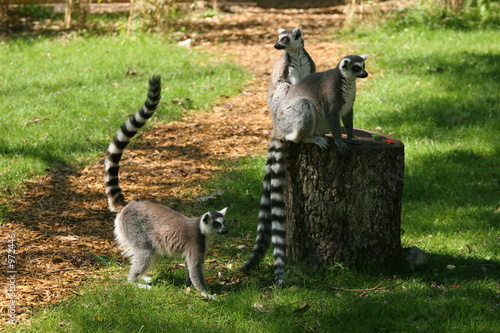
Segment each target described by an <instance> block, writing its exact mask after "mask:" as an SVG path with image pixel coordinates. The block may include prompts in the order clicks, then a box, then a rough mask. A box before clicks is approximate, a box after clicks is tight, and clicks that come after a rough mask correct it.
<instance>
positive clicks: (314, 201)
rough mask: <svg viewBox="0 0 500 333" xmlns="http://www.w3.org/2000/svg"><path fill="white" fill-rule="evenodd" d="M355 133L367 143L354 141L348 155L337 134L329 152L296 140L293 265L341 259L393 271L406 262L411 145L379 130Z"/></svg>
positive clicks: (292, 157) (290, 176)
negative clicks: (407, 152) (404, 204)
mask: <svg viewBox="0 0 500 333" xmlns="http://www.w3.org/2000/svg"><path fill="white" fill-rule="evenodd" d="M354 134H355V135H356V139H357V140H358V141H359V143H360V144H359V145H349V151H348V153H347V154H346V155H340V153H339V151H338V149H337V148H336V146H335V145H334V143H333V139H332V140H331V145H332V147H331V149H327V150H323V149H321V148H319V147H318V146H316V145H314V144H310V143H309V144H306V143H298V144H294V143H290V144H289V147H290V148H289V156H288V158H287V190H286V211H287V230H286V233H287V258H288V260H289V261H290V262H291V263H295V264H299V265H301V266H305V267H306V268H308V269H316V268H320V267H325V266H326V267H328V266H331V265H332V264H334V263H335V262H338V263H343V264H345V265H351V266H359V265H361V266H363V267H365V266H367V265H368V266H369V267H372V268H375V269H380V268H387V269H390V268H392V267H393V266H395V265H396V263H397V262H399V259H400V256H401V238H400V232H401V231H400V225H401V199H402V194H403V179H404V145H403V143H402V142H401V141H399V140H397V139H394V138H391V137H387V136H385V135H382V134H379V133H374V132H369V131H364V130H356V129H355V131H354ZM377 136H378V137H377ZM372 137H374V138H375V139H378V140H375V139H373V138H372Z"/></svg>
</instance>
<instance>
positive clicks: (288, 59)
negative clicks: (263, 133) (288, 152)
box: [267, 27, 316, 124]
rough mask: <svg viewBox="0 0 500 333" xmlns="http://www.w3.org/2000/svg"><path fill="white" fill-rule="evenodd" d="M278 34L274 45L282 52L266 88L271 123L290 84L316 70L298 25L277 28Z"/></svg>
mask: <svg viewBox="0 0 500 333" xmlns="http://www.w3.org/2000/svg"><path fill="white" fill-rule="evenodd" d="M278 34H279V35H278V42H277V43H276V44H275V45H274V47H275V48H276V49H277V50H283V51H284V52H283V54H281V56H280V57H279V58H278V60H276V62H275V63H274V66H273V70H272V72H271V82H270V83H269V88H268V89H267V104H268V105H269V110H270V111H271V118H272V119H273V124H274V122H275V120H276V112H277V108H278V107H279V104H280V103H281V101H282V100H283V98H284V97H285V95H286V94H287V92H288V89H290V86H292V85H294V84H296V83H297V82H299V81H300V80H301V79H303V78H305V77H306V76H307V75H309V74H311V73H314V72H316V65H315V64H314V61H313V60H312V58H311V57H310V56H309V53H307V51H306V50H305V48H304V39H303V38H302V30H301V29H300V27H296V28H295V29H293V30H285V29H278Z"/></svg>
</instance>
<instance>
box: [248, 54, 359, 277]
mask: <svg viewBox="0 0 500 333" xmlns="http://www.w3.org/2000/svg"><path fill="white" fill-rule="evenodd" d="M367 58H368V55H362V56H355V55H351V56H347V57H344V58H342V60H341V61H340V62H339V64H338V65H337V67H336V68H335V69H332V70H329V71H326V72H322V73H315V74H311V75H309V76H307V77H306V78H305V79H303V80H301V81H300V82H299V83H297V84H296V85H294V86H292V87H291V88H290V90H289V92H288V94H287V96H286V99H284V101H283V103H282V105H281V106H280V108H279V110H278V114H277V118H276V123H275V127H276V128H275V129H273V138H272V140H271V143H270V146H269V151H268V157H267V164H266V170H265V176H264V186H263V187H264V191H263V194H262V198H261V203H260V211H259V225H258V227H257V239H256V244H255V246H254V248H253V250H252V253H251V255H250V258H249V259H248V261H247V262H246V263H245V265H244V266H243V267H242V268H241V270H243V271H248V270H250V269H252V268H254V267H255V266H256V265H257V264H258V263H259V261H260V260H261V259H262V257H263V256H264V254H265V253H266V251H267V249H268V247H269V240H271V243H272V244H273V247H274V268H275V283H276V284H277V285H282V284H283V283H284V272H285V250H286V234H285V232H286V227H285V221H286V216H285V203H284V193H285V186H286V179H285V172H286V165H285V161H286V157H287V152H288V150H287V148H288V141H294V142H299V141H303V142H312V143H315V144H317V145H318V146H320V147H321V148H326V147H327V146H328V140H327V139H326V138H325V137H324V136H323V135H324V134H327V133H329V132H331V133H332V135H333V137H334V139H335V144H336V145H337V147H338V148H339V150H340V152H341V153H345V152H346V150H347V146H346V144H345V143H344V142H342V133H341V129H340V119H339V118H342V121H343V123H344V126H345V127H346V130H347V139H348V141H353V140H352V138H353V103H354V99H355V96H356V83H355V81H356V78H358V77H359V78H365V77H367V76H368V73H367V72H366V71H365V60H366V59H367ZM269 212H271V213H269Z"/></svg>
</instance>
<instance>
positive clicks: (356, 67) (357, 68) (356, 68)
mask: <svg viewBox="0 0 500 333" xmlns="http://www.w3.org/2000/svg"><path fill="white" fill-rule="evenodd" d="M352 69H353V70H354V71H355V72H359V71H360V70H361V67H360V66H358V65H354V66H352Z"/></svg>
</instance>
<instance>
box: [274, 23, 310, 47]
mask: <svg viewBox="0 0 500 333" xmlns="http://www.w3.org/2000/svg"><path fill="white" fill-rule="evenodd" d="M278 33H279V36H278V42H277V43H276V44H274V48H275V49H277V50H286V49H296V48H301V47H304V40H303V39H302V31H301V30H300V28H299V27H297V28H295V29H293V30H284V29H279V30H278Z"/></svg>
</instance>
